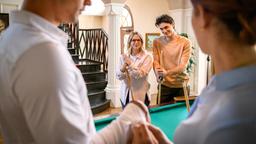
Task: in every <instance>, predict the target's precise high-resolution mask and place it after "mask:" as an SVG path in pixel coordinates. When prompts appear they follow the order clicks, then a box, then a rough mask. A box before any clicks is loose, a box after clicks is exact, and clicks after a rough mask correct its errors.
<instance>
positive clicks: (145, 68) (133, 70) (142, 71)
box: [128, 55, 152, 79]
mask: <svg viewBox="0 0 256 144" xmlns="http://www.w3.org/2000/svg"><path fill="white" fill-rule="evenodd" d="M151 68H152V58H151V56H150V55H147V56H145V57H143V59H142V63H141V64H139V65H138V66H135V65H134V64H131V65H130V66H129V67H128V71H129V74H130V75H131V77H133V78H135V79H140V78H143V77H146V76H147V75H148V73H149V71H150V70H151Z"/></svg>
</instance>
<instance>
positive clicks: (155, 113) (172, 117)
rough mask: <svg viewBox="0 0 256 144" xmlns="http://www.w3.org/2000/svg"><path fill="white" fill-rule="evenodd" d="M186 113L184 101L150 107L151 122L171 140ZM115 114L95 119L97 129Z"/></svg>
mask: <svg viewBox="0 0 256 144" xmlns="http://www.w3.org/2000/svg"><path fill="white" fill-rule="evenodd" d="M187 115H188V112H187V109H186V105H185V103H183V102H182V103H176V104H170V105H165V106H160V107H155V108H151V109H150V116H151V123H152V124H153V125H156V126H158V127H160V129H161V130H162V131H163V132H164V133H165V134H166V135H167V137H168V138H169V139H170V140H173V136H174V132H175V129H176V128H177V126H178V125H179V123H180V122H181V121H182V120H184V119H185V118H186V117H187ZM115 118H116V116H111V117H108V118H103V119H99V120H95V126H96V129H97V131H98V130H100V129H102V128H104V127H105V126H106V125H108V124H109V123H110V122H111V121H112V120H114V119H115Z"/></svg>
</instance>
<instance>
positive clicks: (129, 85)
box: [125, 70, 135, 101]
mask: <svg viewBox="0 0 256 144" xmlns="http://www.w3.org/2000/svg"><path fill="white" fill-rule="evenodd" d="M125 73H126V75H127V81H128V87H129V90H130V92H131V96H132V100H133V101H134V100H135V98H134V95H133V91H132V86H131V77H130V75H129V72H128V70H126V71H125Z"/></svg>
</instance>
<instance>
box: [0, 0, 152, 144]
mask: <svg viewBox="0 0 256 144" xmlns="http://www.w3.org/2000/svg"><path fill="white" fill-rule="evenodd" d="M90 3H91V1H90V0H24V1H23V6H22V8H21V10H17V11H13V12H11V14H10V18H11V23H10V25H9V27H8V28H7V29H6V31H4V32H3V33H2V35H1V38H0V101H1V102H0V125H1V131H2V134H3V138H4V143H5V144H89V143H95V144H103V143H120V144H122V143H127V141H128V138H129V135H130V132H129V129H130V124H131V123H133V122H137V121H144V122H146V121H147V122H149V121H150V120H149V114H148V110H147V107H146V106H145V105H144V104H143V103H141V102H139V101H133V102H131V103H130V104H129V105H127V107H126V108H125V109H124V111H123V112H122V113H121V115H120V116H119V117H118V118H117V119H116V120H115V121H113V122H112V123H111V124H110V125H108V126H107V127H106V128H104V129H103V130H101V131H100V132H98V133H96V130H95V126H94V121H93V116H92V112H91V107H90V105H89V101H88V97H87V89H86V86H85V82H84V80H83V77H82V75H81V72H80V71H79V70H78V69H77V68H76V66H75V64H74V62H73V60H72V58H71V56H70V54H69V53H68V51H67V48H66V43H67V35H66V34H65V33H64V32H63V31H61V30H60V29H58V28H57V26H58V25H59V24H60V23H62V22H66V23H72V22H76V21H77V19H78V15H79V14H80V13H81V11H82V10H84V8H85V6H86V5H90Z"/></svg>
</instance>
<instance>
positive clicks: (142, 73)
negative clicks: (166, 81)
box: [117, 32, 153, 108]
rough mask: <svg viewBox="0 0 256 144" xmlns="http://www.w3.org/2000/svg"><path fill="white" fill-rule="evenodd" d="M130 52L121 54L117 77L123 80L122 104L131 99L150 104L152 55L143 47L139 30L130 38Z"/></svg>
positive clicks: (124, 104)
mask: <svg viewBox="0 0 256 144" xmlns="http://www.w3.org/2000/svg"><path fill="white" fill-rule="evenodd" d="M127 46H128V52H127V53H126V54H123V55H121V57H120V63H119V67H118V70H117V78H118V79H119V80H121V104H122V106H123V108H124V107H125V106H126V105H127V104H128V103H129V101H131V100H140V101H142V102H144V103H145V104H146V105H147V106H149V104H150V97H149V95H148V94H147V92H148V90H149V86H150V85H149V83H148V80H147V78H148V73H149V71H150V70H151V68H152V63H153V61H152V57H151V55H150V54H149V53H147V52H146V51H145V50H144V49H143V39H142V36H141V35H140V34H139V33H138V32H132V33H131V34H130V36H129V38H128V44H127Z"/></svg>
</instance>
